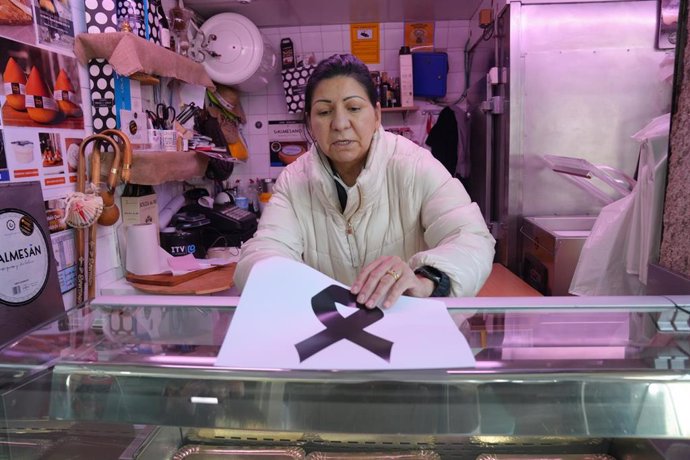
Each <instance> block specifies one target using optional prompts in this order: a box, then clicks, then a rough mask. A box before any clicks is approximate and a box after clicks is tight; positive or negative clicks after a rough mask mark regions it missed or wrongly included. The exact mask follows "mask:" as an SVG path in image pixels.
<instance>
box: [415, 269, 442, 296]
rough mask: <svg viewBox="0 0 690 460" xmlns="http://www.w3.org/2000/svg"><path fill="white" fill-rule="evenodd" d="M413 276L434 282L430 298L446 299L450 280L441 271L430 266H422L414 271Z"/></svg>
mask: <svg viewBox="0 0 690 460" xmlns="http://www.w3.org/2000/svg"><path fill="white" fill-rule="evenodd" d="M414 274H415V275H422V276H423V277H424V278H427V279H430V280H431V281H433V282H434V290H433V291H432V292H431V296H430V297H448V294H450V278H448V275H446V274H445V273H443V272H442V271H441V270H439V269H437V268H434V267H432V266H431V265H424V266H422V267H419V268H418V269H417V270H415V271H414Z"/></svg>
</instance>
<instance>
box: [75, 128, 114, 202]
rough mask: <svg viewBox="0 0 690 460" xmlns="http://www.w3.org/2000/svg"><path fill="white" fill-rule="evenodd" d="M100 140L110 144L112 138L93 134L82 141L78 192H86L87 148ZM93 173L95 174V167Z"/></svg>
mask: <svg viewBox="0 0 690 460" xmlns="http://www.w3.org/2000/svg"><path fill="white" fill-rule="evenodd" d="M99 140H100V141H102V142H110V138H109V137H107V136H104V135H102V134H92V135H91V136H88V137H86V138H84V139H83V140H82V141H81V145H80V146H79V162H78V163H77V192H81V193H84V192H85V191H86V180H87V175H86V146H87V145H89V144H91V143H93V142H96V141H99ZM97 156H98V155H97ZM92 157H93V156H92ZM99 160H100V156H99ZM99 166H100V161H99ZM91 171H92V172H93V167H92V168H91Z"/></svg>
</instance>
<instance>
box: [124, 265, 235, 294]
mask: <svg viewBox="0 0 690 460" xmlns="http://www.w3.org/2000/svg"><path fill="white" fill-rule="evenodd" d="M235 265H236V264H234V263H232V264H229V265H223V266H222V267H217V268H216V269H213V270H210V271H206V272H205V273H203V274H201V275H199V276H197V277H195V278H191V279H188V280H186V281H182V282H180V283H177V284H174V285H168V286H165V285H158V284H145V283H140V282H132V281H129V280H128V281H129V283H130V284H131V285H132V286H134V287H135V288H137V289H139V290H142V291H144V292H147V293H149V294H177V295H204V294H212V293H214V292H220V291H224V290H226V289H230V288H231V287H232V286H233V282H232V276H233V275H234V274H235ZM149 276H166V275H149ZM167 276H172V275H167ZM183 276H184V275H183Z"/></svg>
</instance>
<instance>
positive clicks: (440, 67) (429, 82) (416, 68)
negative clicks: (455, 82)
mask: <svg viewBox="0 0 690 460" xmlns="http://www.w3.org/2000/svg"><path fill="white" fill-rule="evenodd" d="M448 70H449V67H448V54H447V53H440V52H415V53H412V78H413V80H414V81H413V84H412V85H413V86H412V91H413V92H414V96H415V97H428V98H437V97H444V96H445V95H446V89H447V83H448Z"/></svg>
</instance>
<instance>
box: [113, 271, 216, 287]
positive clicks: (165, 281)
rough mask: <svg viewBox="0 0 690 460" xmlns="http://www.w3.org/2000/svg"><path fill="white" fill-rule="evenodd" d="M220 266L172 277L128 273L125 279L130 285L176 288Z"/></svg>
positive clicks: (168, 275)
mask: <svg viewBox="0 0 690 460" xmlns="http://www.w3.org/2000/svg"><path fill="white" fill-rule="evenodd" d="M219 268H220V266H215V267H209V268H205V269H203V270H195V271H193V272H189V273H185V274H184V275H172V274H170V273H162V274H160V275H135V274H134V273H129V272H127V274H126V275H125V279H126V280H127V281H129V282H130V283H139V284H153V285H156V286H177V285H178V284H180V283H183V282H185V281H189V280H191V279H194V278H197V277H199V276H203V275H205V274H206V273H209V272H212V271H213V270H218V269H219Z"/></svg>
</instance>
